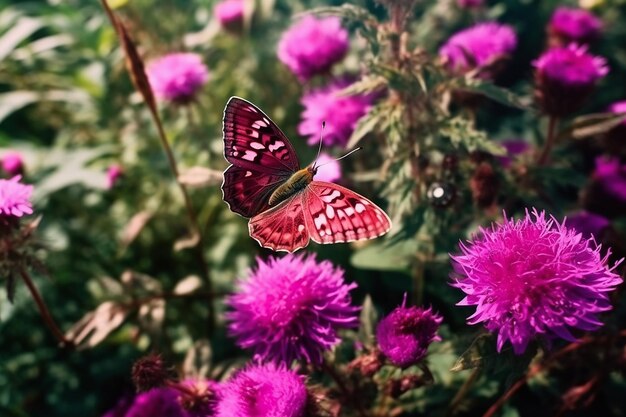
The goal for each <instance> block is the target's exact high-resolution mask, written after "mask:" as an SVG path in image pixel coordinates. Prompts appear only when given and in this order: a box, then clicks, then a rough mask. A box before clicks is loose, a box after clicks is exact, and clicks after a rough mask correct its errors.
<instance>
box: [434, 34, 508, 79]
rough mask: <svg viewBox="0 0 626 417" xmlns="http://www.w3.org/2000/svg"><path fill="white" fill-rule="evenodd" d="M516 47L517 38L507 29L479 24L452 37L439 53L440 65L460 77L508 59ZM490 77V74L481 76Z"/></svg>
mask: <svg viewBox="0 0 626 417" xmlns="http://www.w3.org/2000/svg"><path fill="white" fill-rule="evenodd" d="M516 46H517V36H516V35H515V31H514V30H513V28H512V27H511V26H509V25H502V24H499V23H496V22H487V23H479V24H477V25H475V26H472V27H470V28H467V29H464V30H462V31H460V32H457V33H456V34H454V35H453V36H452V37H451V38H450V39H448V41H447V42H446V43H445V44H444V45H443V46H442V47H441V49H439V55H440V56H441V57H442V59H443V61H444V64H445V65H446V66H447V67H448V68H449V69H450V70H452V71H453V72H458V73H464V72H467V71H470V70H473V69H475V68H486V67H488V66H490V65H492V64H494V63H495V62H496V61H497V60H499V59H501V58H502V57H506V56H508V55H510V54H511V53H512V52H513V50H514V49H515V47H516ZM481 75H482V76H484V77H487V78H488V77H490V76H491V75H492V74H491V71H489V70H487V71H486V72H483V73H481Z"/></svg>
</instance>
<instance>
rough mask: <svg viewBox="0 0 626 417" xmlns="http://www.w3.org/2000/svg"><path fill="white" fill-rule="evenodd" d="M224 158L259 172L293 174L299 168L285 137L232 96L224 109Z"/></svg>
mask: <svg viewBox="0 0 626 417" xmlns="http://www.w3.org/2000/svg"><path fill="white" fill-rule="evenodd" d="M224 157H225V158H226V160H228V162H230V163H231V164H233V165H235V166H238V167H241V168H244V169H247V170H251V171H257V172H260V173H270V172H281V173H289V174H293V173H294V172H295V171H297V170H298V169H300V164H299V163H298V156H297V155H296V151H295V150H294V149H293V146H291V143H289V139H287V136H285V134H284V133H283V132H282V131H281V130H280V128H279V127H278V126H277V125H276V124H275V123H274V122H272V120H271V119H270V118H269V117H267V115H266V114H265V113H263V111H261V109H259V108H258V107H256V106H255V105H254V104H252V103H250V102H249V101H246V100H244V99H241V98H239V97H231V98H230V100H228V103H227V104H226V108H225V109H224Z"/></svg>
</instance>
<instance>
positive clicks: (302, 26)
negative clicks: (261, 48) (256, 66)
mask: <svg viewBox="0 0 626 417" xmlns="http://www.w3.org/2000/svg"><path fill="white" fill-rule="evenodd" d="M348 47H349V42H348V32H347V31H346V30H345V29H343V28H342V27H341V20H340V19H339V18H338V17H327V18H324V19H318V18H316V17H313V16H306V17H304V18H303V19H302V20H300V21H298V22H297V23H296V24H295V25H293V26H291V27H290V28H289V29H288V30H287V31H286V32H285V33H283V35H282V37H281V38H280V42H279V43H278V59H280V61H281V62H282V63H283V64H285V65H286V66H287V67H288V68H289V70H291V72H292V73H294V74H295V75H296V76H297V77H298V78H299V79H300V80H301V81H307V80H309V79H310V78H312V77H313V76H314V75H319V74H324V73H326V72H328V71H329V70H330V68H331V67H332V66H333V65H334V64H335V63H337V62H339V61H341V60H342V59H343V57H344V56H345V55H346V53H347V52H348Z"/></svg>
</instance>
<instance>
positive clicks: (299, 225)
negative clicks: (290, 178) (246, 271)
mask: <svg viewBox="0 0 626 417" xmlns="http://www.w3.org/2000/svg"><path fill="white" fill-rule="evenodd" d="M303 197H304V194H303V193H299V194H296V195H294V196H293V197H292V198H290V199H288V200H285V201H283V202H282V203H280V204H278V205H277V206H275V207H272V208H270V209H269V210H266V211H264V212H262V213H260V214H258V215H256V216H254V217H253V218H251V219H250V222H249V223H248V231H249V232H250V236H251V237H252V238H254V239H255V240H256V241H257V242H259V244H260V245H261V246H263V247H266V248H270V249H272V250H275V251H285V252H294V251H296V250H298V249H300V248H303V247H305V246H306V245H308V244H309V230H308V228H307V224H306V221H305V217H304V216H305V214H304V199H303Z"/></svg>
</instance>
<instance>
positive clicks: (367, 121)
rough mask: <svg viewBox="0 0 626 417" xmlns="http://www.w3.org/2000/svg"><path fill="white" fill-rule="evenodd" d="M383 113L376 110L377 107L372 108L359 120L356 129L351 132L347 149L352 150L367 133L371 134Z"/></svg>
mask: <svg viewBox="0 0 626 417" xmlns="http://www.w3.org/2000/svg"><path fill="white" fill-rule="evenodd" d="M382 117H383V113H382V112H380V111H379V110H378V108H377V107H373V108H372V109H370V111H369V112H368V113H367V114H366V115H365V116H363V117H361V119H359V122H358V123H357V125H356V129H354V132H352V135H351V136H350V140H349V141H348V145H346V148H347V149H351V148H354V147H355V146H356V145H357V144H358V143H359V142H360V141H361V139H363V138H364V137H365V136H366V135H367V134H368V133H370V132H372V131H373V130H374V129H375V128H376V126H377V125H378V124H379V123H380V122H381V120H382Z"/></svg>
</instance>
